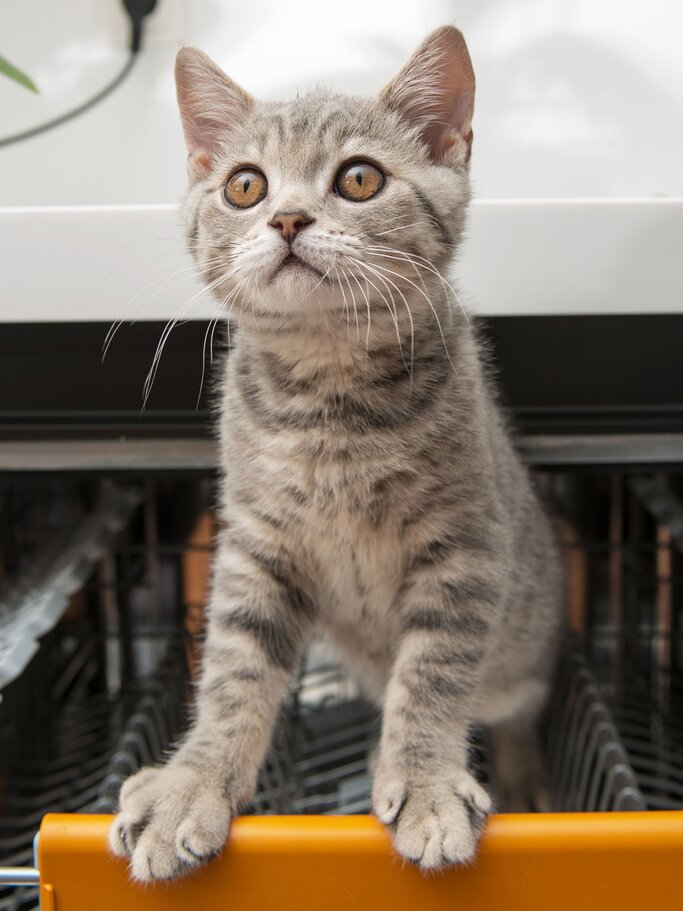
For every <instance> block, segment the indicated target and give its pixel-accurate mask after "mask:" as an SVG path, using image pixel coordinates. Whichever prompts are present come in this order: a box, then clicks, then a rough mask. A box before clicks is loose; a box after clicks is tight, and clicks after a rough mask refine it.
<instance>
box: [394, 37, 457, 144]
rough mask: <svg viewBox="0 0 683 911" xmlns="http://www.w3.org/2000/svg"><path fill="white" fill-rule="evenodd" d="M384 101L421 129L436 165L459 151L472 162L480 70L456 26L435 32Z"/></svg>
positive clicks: (410, 62) (404, 70)
mask: <svg viewBox="0 0 683 911" xmlns="http://www.w3.org/2000/svg"><path fill="white" fill-rule="evenodd" d="M380 101H382V102H383V103H384V104H385V105H387V107H389V108H391V109H392V110H394V111H396V112H397V113H399V114H400V115H401V116H402V117H403V118H404V119H405V120H407V121H408V122H409V123H410V124H411V125H412V126H416V127H417V128H418V130H419V132H420V134H421V136H422V139H423V141H424V142H425V144H426V145H427V147H428V149H429V153H430V155H431V157H432V159H433V160H434V161H444V159H445V158H446V156H448V157H449V158H450V157H451V156H450V155H449V154H448V153H449V152H450V151H451V150H453V151H456V147H460V148H461V149H462V151H463V152H464V157H465V158H466V159H469V156H470V151H471V146H472V115H473V114H474V70H473V69H472V61H471V60H470V55H469V52H468V50H467V45H466V44H465V39H464V38H463V36H462V33H461V32H460V31H458V29H457V28H455V27H454V26H452V25H445V26H442V27H441V28H438V29H437V30H436V31H434V32H432V33H431V35H429V36H428V37H427V38H426V39H425V40H424V41H423V42H422V44H421V45H420V47H419V48H418V49H417V50H416V51H415V53H414V54H413V56H412V57H411V58H410V60H409V61H408V62H407V63H406V65H405V66H404V67H403V69H402V70H401V71H400V72H399V73H398V74H397V75H396V76H395V77H394V78H393V79H392V80H391V82H390V83H389V84H388V85H387V86H385V88H384V89H383V90H382V92H381V93H380ZM457 157H459V156H457Z"/></svg>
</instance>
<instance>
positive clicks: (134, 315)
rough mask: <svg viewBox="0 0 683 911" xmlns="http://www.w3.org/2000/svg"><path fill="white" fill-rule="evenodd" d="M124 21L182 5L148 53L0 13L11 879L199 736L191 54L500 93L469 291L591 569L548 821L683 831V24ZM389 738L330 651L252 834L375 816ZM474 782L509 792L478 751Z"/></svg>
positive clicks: (195, 8) (481, 739)
mask: <svg viewBox="0 0 683 911" xmlns="http://www.w3.org/2000/svg"><path fill="white" fill-rule="evenodd" d="M128 5H129V6H130V7H131V8H133V9H138V10H139V9H142V8H143V7H145V6H154V9H153V10H152V11H151V12H150V14H149V16H148V17H147V18H145V20H144V22H143V25H142V30H141V43H140V50H139V53H138V54H137V55H136V56H135V59H134V60H133V59H132V58H131V51H130V45H131V24H130V19H129V17H128V14H127V13H126V11H125V9H124V3H123V0H59V2H58V3H57V2H54V0H5V2H3V3H2V4H0V69H1V68H2V63H3V59H4V60H5V61H9V62H10V63H11V64H12V65H14V67H16V68H18V69H19V70H21V71H22V72H23V73H25V74H27V75H28V77H30V79H31V80H32V81H33V82H34V83H35V86H36V87H37V89H38V91H37V92H32V91H30V90H29V89H27V88H26V87H25V86H23V85H21V84H19V83H17V82H16V81H14V80H11V79H9V78H6V77H5V76H3V75H2V74H0V863H2V864H3V865H5V866H14V865H21V866H23V867H31V865H32V864H33V862H34V861H33V854H32V840H33V837H34V834H35V832H36V830H37V829H38V827H39V825H40V823H41V819H42V818H43V815H44V814H45V813H46V812H47V811H55V810H59V811H65V812H66V811H68V812H75V811H78V812H91V811H93V810H96V811H102V812H110V811H111V810H112V809H113V808H114V807H115V805H116V801H117V795H118V790H119V788H120V786H121V782H122V781H123V780H124V779H125V778H126V776H127V775H129V774H130V773H131V772H133V771H134V770H135V769H137V768H139V767H140V765H143V764H146V763H150V762H157V761H160V759H161V758H162V757H163V755H164V752H165V751H166V750H167V749H168V748H169V745H170V744H172V742H173V741H174V739H175V738H176V737H177V736H178V735H179V733H180V732H181V731H182V729H183V727H184V725H185V724H186V722H187V714H186V707H187V701H188V698H189V694H190V693H191V682H192V680H193V677H194V674H195V672H196V667H197V661H198V657H199V654H200V651H201V633H202V629H203V605H204V603H205V600H206V593H207V588H208V585H209V578H210V563H211V556H212V548H213V540H214V533H215V519H214V513H213V504H214V501H215V482H216V461H217V459H216V449H215V445H214V442H213V438H212V418H211V413H210V398H211V397H210V395H209V393H208V390H209V389H210V388H211V385H212V382H214V381H215V380H216V379H217V377H218V373H217V371H218V370H219V369H220V364H221V363H222V358H223V357H224V356H225V355H226V353H227V341H226V338H225V335H224V333H223V331H222V329H221V326H220V325H219V326H218V328H217V329H214V323H212V322H211V320H212V319H214V318H215V317H216V316H217V315H218V314H217V313H216V310H215V306H214V303H213V301H212V300H211V299H210V298H209V297H208V296H207V295H206V294H205V293H204V292H203V290H202V287H201V286H200V285H199V284H198V283H197V282H196V281H195V279H194V278H193V275H192V264H191V262H190V259H189V257H188V256H187V254H186V252H185V249H184V244H183V240H182V231H181V229H180V226H179V219H178V201H179V199H180V198H181V197H182V194H183V192H184V188H185V180H186V178H185V158H186V151H185V146H184V142H183V137H182V132H181V128H180V121H179V117H178V113H177V109H176V101H175V89H174V85H173V75H172V74H173V61H174V56H175V54H176V52H177V50H178V48H179V47H180V46H181V45H183V44H194V45H197V46H198V47H201V48H202V49H204V50H205V51H207V52H208V53H209V54H210V55H211V56H212V57H213V58H214V60H216V62H217V63H218V64H219V65H220V66H222V67H223V68H224V69H225V70H226V72H228V73H229V74H230V75H231V76H232V77H233V78H234V79H236V80H237V81H238V82H240V83H241V84H242V85H243V86H244V87H245V88H246V89H248V90H249V91H250V92H252V93H253V94H256V95H258V96H260V97H262V98H280V97H284V98H287V97H293V96H294V95H295V94H296V93H297V92H299V93H302V92H305V91H307V90H308V89H309V88H311V87H313V86H315V85H318V84H325V85H328V86H331V87H332V88H334V89H338V90H339V91H343V92H356V93H362V94H373V93H376V92H377V91H378V90H379V89H380V88H381V86H382V85H383V84H384V83H385V82H386V81H387V80H388V79H389V78H390V77H391V75H392V74H393V73H394V72H396V71H397V70H398V69H399V68H400V67H401V65H402V64H403V63H404V61H405V60H406V59H407V57H408V56H409V55H410V54H411V52H412V51H413V49H414V48H415V47H416V46H417V45H418V43H419V42H420V41H421V40H422V38H423V37H424V36H425V35H426V34H427V33H428V32H429V31H430V29H432V28H433V27H435V26H438V25H441V24H444V23H454V24H456V25H457V26H459V27H460V28H461V29H462V31H463V32H464V34H465V37H466V40H467V42H468V45H469V48H470V52H471V55H472V59H473V63H474V68H475V72H476V76H477V85H478V88H477V100H476V113H475V119H474V134H475V140H474V150H473V159H472V180H473V184H474V201H473V203H472V206H471V210H470V215H469V220H468V227H467V235H466V240H465V243H464V246H463V249H462V251H461V253H460V256H459V258H458V262H457V264H456V265H455V268H454V275H455V277H456V278H457V281H458V286H459V290H460V293H461V296H462V298H463V300H464V301H465V303H466V304H467V305H468V306H469V307H470V308H471V309H472V310H473V312H474V313H475V314H476V315H477V325H478V327H479V331H480V333H481V335H482V337H483V338H484V339H485V340H486V342H487V344H488V345H489V347H490V350H491V352H492V361H493V362H494V363H495V368H496V372H497V376H498V380H499V386H500V390H501V399H502V401H503V403H504V405H505V406H506V408H507V411H508V413H509V414H510V418H511V422H512V425H513V427H514V430H515V433H516V438H517V442H518V445H519V448H520V450H521V452H522V453H523V455H524V456H525V458H526V459H527V460H528V462H529V463H530V464H531V465H532V466H533V470H534V474H535V477H536V480H537V484H538V488H539V491H540V492H541V494H542V495H543V496H544V498H545V499H546V501H547V502H548V504H549V508H550V509H551V510H552V511H553V513H554V514H555V515H556V516H557V518H558V522H559V525H560V528H561V529H562V536H563V540H564V545H565V549H566V560H567V567H568V580H569V584H568V592H567V604H568V612H569V620H570V626H571V629H572V635H571V636H570V637H568V640H567V643H566V647H565V650H564V652H563V655H562V660H561V662H560V667H559V669H558V674H557V678H556V681H555V686H554V690H553V696H552V701H551V708H550V712H549V715H548V718H547V719H546V723H545V725H544V729H543V744H544V760H545V765H546V770H547V773H548V776H549V782H550V785H551V796H552V805H553V808H554V809H556V810H573V811H575V810H584V811H594V810H610V811H620V810H646V809H647V810H652V809H665V810H676V809H678V810H681V809H683V758H682V757H683V372H682V371H681V350H682V349H683V270H682V269H681V255H682V252H683V168H681V161H683V54H681V46H682V39H683V4H681V3H680V2H679V0H650V2H649V3H648V4H647V5H646V6H643V5H642V4H637V3H636V2H635V0H420V2H417V0H415V2H400V3H396V2H389V0H346V2H344V3H343V4H332V3H328V2H320V0H318V2H314V0H308V2H295V0H292V2H288V3H282V2H276V0H251V2H250V3H248V4H237V3H235V2H232V0H157V2H156V4H153V3H151V2H149V0H139V2H136V0H130V2H129V3H128ZM100 95H101V96H102V97H99V98H98V96H100ZM91 99H96V100H95V102H94V103H93V104H92V105H91V106H89V108H88V110H87V111H86V112H84V113H82V114H81V115H79V116H76V117H73V118H69V119H67V120H66V121H65V122H64V123H62V124H61V125H59V126H57V127H55V128H54V129H50V130H47V131H43V132H40V131H39V132H38V133H37V134H36V135H32V136H30V137H29V138H23V139H22V138H21V134H22V133H24V132H25V131H33V130H34V128H38V129H39V130H40V127H41V125H43V124H45V123H47V122H49V121H50V120H51V119H52V118H57V117H61V116H62V115H63V114H65V113H68V112H70V111H72V110H73V109H76V108H78V107H79V106H82V105H84V104H86V103H87V102H89V101H90V100H91ZM17 137H19V138H18V139H17ZM160 350H163V355H162V357H161V359H160V361H158V362H157V360H156V355H158V353H159V352H160ZM104 354H106V357H104ZM146 378H147V379H149V378H151V379H153V383H152V386H151V391H150V394H149V395H148V396H145V395H144V394H143V390H144V389H145V383H146ZM377 725H378V718H377V716H376V713H375V712H374V711H373V709H372V708H371V707H369V706H368V705H367V704H366V703H364V702H363V701H362V700H361V699H360V698H359V696H358V693H357V691H356V689H355V687H354V686H353V684H352V683H351V682H350V681H349V680H347V679H346V678H345V677H344V675H343V674H342V673H340V671H339V669H338V668H337V667H336V666H335V665H334V663H333V662H332V661H331V660H330V658H329V656H328V655H327V654H326V653H325V652H324V651H320V650H316V649H314V650H313V651H312V652H311V654H310V655H309V657H308V659H307V663H306V666H305V668H304V673H303V675H302V678H301V680H300V683H299V685H298V687H297V689H296V691H295V692H294V693H293V694H292V697H291V699H290V700H289V703H288V705H287V707H286V711H285V714H284V716H283V723H282V724H281V725H280V726H279V727H278V732H277V736H276V742H275V746H274V749H273V751H272V752H271V755H270V757H269V759H268V762H267V763H266V766H265V767H264V770H263V774H262V776H261V780H260V782H259V789H258V793H257V796H256V799H255V802H254V805H253V806H252V807H251V810H252V811H256V812H259V813H276V812H316V813H330V814H337V813H357V812H367V811H368V809H369V805H370V804H369V789H370V779H369V775H368V771H367V753H368V750H369V749H370V748H371V745H372V743H373V740H374V738H375V737H376V733H377ZM473 761H474V762H475V764H476V768H477V769H478V774H479V775H480V777H481V778H482V780H488V777H489V763H488V744H487V741H486V735H485V734H484V733H483V732H480V734H479V736H478V738H477V741H476V745H475V748H474V755H473ZM489 784H490V785H491V787H492V788H494V789H495V782H489ZM639 825H640V823H639V822H638V817H636V816H632V817H628V818H626V817H625V818H624V822H623V829H622V830H621V831H622V832H623V835H624V837H623V839H622V840H621V841H620V842H619V844H620V845H621V848H620V850H623V851H624V852H625V853H624V854H623V858H624V860H623V861H622V862H621V868H620V871H621V872H620V873H619V877H620V882H621V881H622V880H623V872H624V870H625V871H626V873H627V874H628V871H629V870H631V865H630V861H631V860H633V859H634V858H635V859H638V858H641V854H642V852H641V853H639V851H640V849H639V848H638V845H639V844H640V842H638V838H639V831H640V832H641V833H642V829H640V830H639V828H638V827H639ZM653 825H654V823H653ZM74 826H77V823H76V822H74ZM68 828H69V827H68V826H63V831H67V829H68ZM74 831H76V829H74ZM538 831H540V830H538ZM653 831H655V830H654V829H648V832H653ZM678 831H679V833H680V832H683V822H680V826H679V830H678ZM596 844H597V841H596ZM657 844H659V843H657ZM98 845H99V843H98ZM90 847H91V848H92V845H91V846H90ZM575 847H576V846H575V845H573V844H572V843H571V842H568V843H567V846H566V856H567V857H568V858H569V859H570V860H572V861H573V857H572V856H571V854H572V851H573V850H574V848H575ZM98 851H99V852H100V854H101V853H102V849H101V846H99V847H98V846H97V845H96V846H95V848H93V849H92V851H91V855H89V856H90V857H91V858H92V857H95V855H96V854H97V852H98ZM629 852H630V853H629ZM577 856H578V855H577ZM616 856H617V857H618V858H621V857H622V855H619V854H617V855H616ZM653 856H654V852H653ZM657 856H658V857H659V855H657ZM660 859H661V858H660ZM627 861H628V862H627ZM89 862H90V861H89ZM567 868H568V869H572V870H573V869H574V866H573V863H570V864H569V865H568V866H567ZM674 868H675V870H674ZM530 869H531V865H530ZM633 869H638V868H637V865H635V866H634V867H633ZM658 869H659V870H660V872H661V873H662V875H660V876H659V877H658V879H657V885H661V886H662V887H663V888H666V887H667V884H669V883H671V882H673V878H672V871H673V875H675V876H676V877H678V862H677V861H675V862H674V864H673V865H672V864H669V865H668V866H667V865H666V864H664V865H663V866H660V867H658ZM525 876H526V874H525ZM27 877H28V878H27V879H25V880H24V886H23V887H22V888H20V889H18V890H10V889H5V888H4V887H2V882H3V879H2V871H0V911H20V909H21V911H28V909H34V908H35V907H36V906H37V900H38V896H37V891H36V883H37V873H35V871H34V872H33V873H31V874H27ZM31 877H33V878H31ZM667 877H669V878H668V879H667ZM501 881H502V882H505V883H506V884H507V882H508V881H507V879H505V878H503V880H501ZM579 881H580V883H581V884H582V881H581V880H580V878H579ZM623 881H624V882H627V881H628V877H627V879H626V880H623ZM79 882H80V881H79ZM676 882H678V879H677V880H676ZM662 884H663V885H662ZM66 885H68V886H69V888H71V887H74V888H76V887H77V886H78V885H79V883H73V882H70V883H67V884H66ZM66 885H65V886H64V888H66ZM614 885H615V883H614V882H612V881H611V880H609V877H605V878H601V879H600V882H599V888H597V887H596V889H593V890H590V889H587V890H586V895H588V894H590V895H591V896H592V895H593V894H595V895H600V896H602V895H606V894H608V890H609V889H612V887H613V886H614ZM506 888H507V885H506ZM671 888H672V892H671V894H674V893H673V886H672V887H671ZM653 894H654V892H653ZM57 896H58V907H60V908H67V906H66V905H65V904H63V903H62V904H60V898H59V889H58V891H57ZM118 898H120V900H121V901H124V902H125V900H126V898H127V894H126V892H125V890H124V892H123V893H122V894H121V895H119V896H118ZM249 898H251V896H245V899H249ZM506 900H507V898H506ZM586 901H587V899H586ZM91 904H92V896H88V895H86V896H85V897H84V898H83V899H82V903H81V904H80V905H78V907H90V906H91ZM252 904H254V903H253V902H252ZM115 906H116V905H115ZM118 906H119V907H120V903H119V905H118ZM256 906H258V905H256ZM525 906H528V907H530V906H531V904H529V903H526V905H525ZM607 906H608V905H607V904H606V905H605V907H607ZM107 907H108V906H107ZM586 907H588V905H586ZM662 907H664V905H663V904H662Z"/></svg>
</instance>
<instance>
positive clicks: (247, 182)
mask: <svg viewBox="0 0 683 911" xmlns="http://www.w3.org/2000/svg"><path fill="white" fill-rule="evenodd" d="M250 186H251V181H250V180H249V178H248V177H246V178H245V179H244V192H245V193H248V192H249V187H250Z"/></svg>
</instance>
